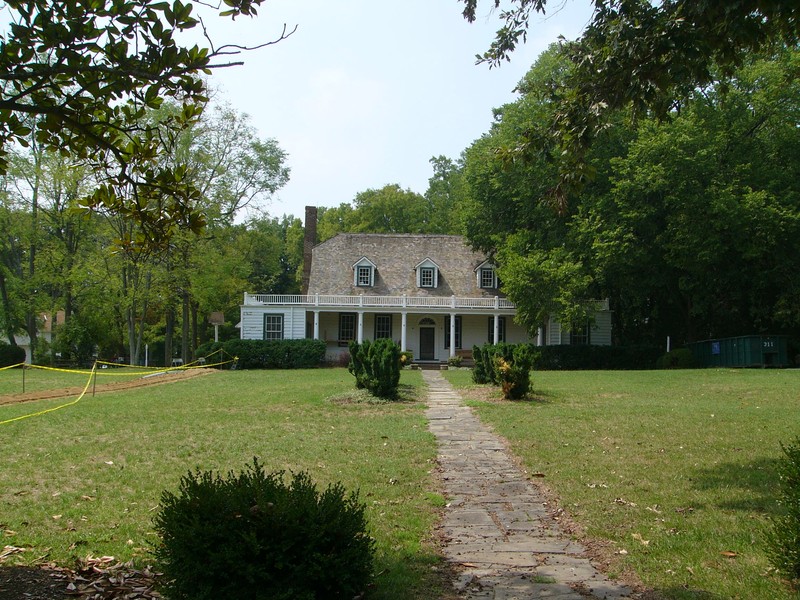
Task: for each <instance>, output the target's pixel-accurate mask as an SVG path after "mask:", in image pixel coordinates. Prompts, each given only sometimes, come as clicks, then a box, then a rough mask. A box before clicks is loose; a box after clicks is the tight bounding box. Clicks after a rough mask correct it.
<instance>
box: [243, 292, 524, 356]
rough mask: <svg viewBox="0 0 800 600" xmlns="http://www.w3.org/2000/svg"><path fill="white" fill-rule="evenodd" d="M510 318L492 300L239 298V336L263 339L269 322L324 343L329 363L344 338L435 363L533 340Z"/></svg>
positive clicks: (505, 307) (287, 333) (504, 303)
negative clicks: (391, 343)
mask: <svg viewBox="0 0 800 600" xmlns="http://www.w3.org/2000/svg"><path fill="white" fill-rule="evenodd" d="M515 314H516V309H515V307H514V305H513V304H512V303H511V302H510V301H508V300H506V299H505V298H500V297H497V296H495V297H492V298H485V297H484V298H459V297H456V296H449V297H442V296H368V295H359V296H332V295H322V294H313V295H292V296H286V295H270V294H245V298H244V304H243V306H242V337H252V338H257V339H260V338H262V337H266V336H267V335H268V332H267V331H266V329H264V327H265V325H263V324H262V321H264V320H266V319H268V318H269V319H271V323H272V324H273V326H274V329H275V333H277V329H278V328H279V329H280V331H281V333H282V334H283V335H284V337H294V338H297V337H307V338H313V339H319V340H323V341H325V342H326V344H327V346H328V352H327V354H328V356H329V358H330V359H332V360H335V359H336V357H337V356H338V355H340V354H342V353H343V352H345V351H346V350H347V344H348V342H349V341H350V340H355V341H357V342H359V343H361V342H363V341H364V340H374V339H378V338H387V337H388V338H390V339H393V340H395V341H396V342H397V343H398V345H399V346H400V347H401V349H402V350H404V351H411V352H412V353H413V355H414V359H415V361H421V362H431V363H441V362H446V361H447V359H448V358H450V357H454V356H457V355H464V353H465V352H469V351H470V350H471V348H472V346H473V345H481V344H485V343H487V342H490V343H498V342H503V341H508V342H538V339H537V338H539V336H536V338H534V339H531V338H530V336H528V334H527V331H525V330H524V328H522V327H521V326H519V325H517V324H516V323H514V315H515ZM259 317H261V318H259ZM278 320H280V321H282V325H281V326H278V323H277V322H278ZM451 340H454V343H451Z"/></svg>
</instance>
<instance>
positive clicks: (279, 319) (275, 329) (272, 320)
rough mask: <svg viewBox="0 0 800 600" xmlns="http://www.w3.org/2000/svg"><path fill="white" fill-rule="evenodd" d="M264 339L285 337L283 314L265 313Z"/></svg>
mask: <svg viewBox="0 0 800 600" xmlns="http://www.w3.org/2000/svg"><path fill="white" fill-rule="evenodd" d="M264 339H265V340H282V339H283V315H281V314H277V315H264Z"/></svg>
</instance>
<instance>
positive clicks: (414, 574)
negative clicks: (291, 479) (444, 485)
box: [0, 369, 447, 599]
mask: <svg viewBox="0 0 800 600" xmlns="http://www.w3.org/2000/svg"><path fill="white" fill-rule="evenodd" d="M19 377H20V375H19V372H18V371H11V372H9V371H2V372H0V390H4V389H7V387H13V385H15V383H13V382H10V380H14V382H16V381H18V379H19ZM42 377H44V376H42ZM51 377H52V378H53V379H52V380H51V382H50V383H51V384H54V382H55V381H56V380H58V378H59V377H60V375H58V374H53V375H52V376H51ZM402 377H403V378H402V383H403V384H404V387H403V389H404V394H405V395H406V396H408V395H409V394H412V395H413V390H414V389H415V388H416V389H418V388H419V387H420V386H421V385H422V381H421V377H420V374H419V373H418V372H410V371H404V372H403V375H402ZM82 384H85V379H84V380H83V381H82ZM55 385H58V386H60V385H65V384H63V383H55ZM69 385H75V384H74V383H71V384H69ZM78 385H81V383H78ZM352 388H353V378H352V376H351V375H349V374H348V373H347V371H346V370H344V369H324V370H323V369H321V370H313V371H224V372H219V373H215V374H213V375H209V376H205V377H200V378H196V379H191V380H187V381H181V382H175V383H170V384H168V385H161V386H154V387H147V388H140V389H136V390H130V391H124V392H122V391H120V392H113V393H104V394H101V395H97V396H96V397H91V396H87V397H85V398H84V399H83V400H81V401H80V402H79V403H78V404H76V405H74V406H71V407H69V408H65V409H63V410H59V411H56V412H52V413H49V414H46V415H42V416H40V417H34V418H29V419H24V420H21V421H15V422H12V423H8V424H6V425H3V426H0V445H2V448H3V452H2V455H0V535H2V536H3V538H4V539H3V541H4V543H3V545H6V544H7V545H13V546H17V547H24V548H26V549H27V551H26V552H24V553H22V554H19V555H15V556H16V557H17V558H18V560H21V561H22V562H24V563H27V564H32V563H35V562H39V561H55V562H57V563H59V564H66V565H69V564H70V563H71V562H72V561H73V560H74V559H75V558H80V557H85V556H87V555H93V556H102V555H113V556H115V557H117V558H118V559H120V560H123V561H124V560H128V559H131V558H133V559H136V560H138V561H139V562H141V563H147V562H149V561H150V556H149V549H150V548H151V547H152V546H151V544H152V543H153V542H154V541H155V539H154V536H153V531H152V518H153V515H154V512H155V510H156V508H157V506H158V503H159V498H160V495H161V492H162V491H163V490H165V489H169V490H176V489H177V485H178V481H179V479H180V477H181V476H182V475H184V474H186V473H187V471H189V470H194V469H195V468H197V467H199V468H201V469H203V470H215V471H220V472H222V473H227V472H228V471H230V470H234V471H238V470H240V469H242V468H244V466H245V465H246V464H247V463H250V462H251V461H252V458H253V456H258V457H259V460H260V462H261V463H262V464H263V465H264V466H265V468H266V469H267V470H269V471H272V470H287V471H292V470H293V471H298V470H307V471H308V472H309V473H310V475H311V477H312V479H314V481H315V482H317V484H318V486H319V487H320V488H321V489H322V488H324V486H326V485H327V484H328V483H331V482H335V481H341V482H342V483H343V485H344V486H345V488H346V489H348V490H351V489H358V490H360V500H361V501H362V502H364V503H365V504H366V505H367V514H368V519H369V522H370V527H371V530H372V534H373V535H374V537H375V538H376V539H377V542H378V553H377V557H376V572H377V573H378V576H377V578H376V587H375V589H374V590H373V592H372V593H371V595H370V597H371V598H377V599H389V598H391V599H405V598H408V599H411V598H415V599H416V598H421V599H433V598H441V597H442V596H443V595H444V594H445V590H446V586H447V584H446V583H444V582H443V581H442V579H443V578H442V577H441V575H440V574H439V572H437V570H436V569H438V566H439V565H440V564H441V563H440V558H439V556H438V554H437V552H436V548H435V544H434V542H433V540H432V538H431V536H432V531H433V526H434V523H435V520H436V517H437V514H438V511H439V510H441V506H442V503H443V500H442V498H441V496H439V495H438V494H437V493H436V491H437V485H436V482H435V480H434V478H433V476H432V475H431V470H432V469H433V462H434V459H435V456H436V451H435V441H434V438H433V436H432V435H431V434H430V433H429V432H428V431H427V426H426V422H425V419H424V415H423V406H422V404H420V403H418V402H414V401H405V402H396V403H377V404H376V403H364V402H352V401H342V400H341V398H342V397H345V396H346V395H347V392H348V390H350V389H352ZM331 396H336V397H337V398H338V400H337V401H335V402H334V401H330V400H328V398H329V397H331ZM63 402H64V401H63V400H60V401H58V400H51V401H40V402H33V403H25V404H15V405H2V406H0V421H3V420H6V419H10V418H13V417H16V416H20V415H23V414H28V413H31V412H35V411H39V410H44V409H47V408H51V407H53V406H57V405H59V404H62V403H63ZM6 564H8V563H6Z"/></svg>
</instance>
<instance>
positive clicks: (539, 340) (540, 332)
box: [536, 327, 544, 346]
mask: <svg viewBox="0 0 800 600" xmlns="http://www.w3.org/2000/svg"><path fill="white" fill-rule="evenodd" d="M536 345H537V346H544V327H539V329H537V330H536Z"/></svg>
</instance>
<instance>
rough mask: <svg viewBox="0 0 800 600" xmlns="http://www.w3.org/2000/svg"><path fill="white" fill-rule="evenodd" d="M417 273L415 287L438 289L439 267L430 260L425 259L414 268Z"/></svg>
mask: <svg viewBox="0 0 800 600" xmlns="http://www.w3.org/2000/svg"><path fill="white" fill-rule="evenodd" d="M414 270H415V271H416V272H417V287H420V288H438V287H439V265H437V264H436V263H435V262H433V261H432V260H431V259H430V258H426V259H425V260H423V261H422V262H421V263H418V264H417V266H415V267H414Z"/></svg>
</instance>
